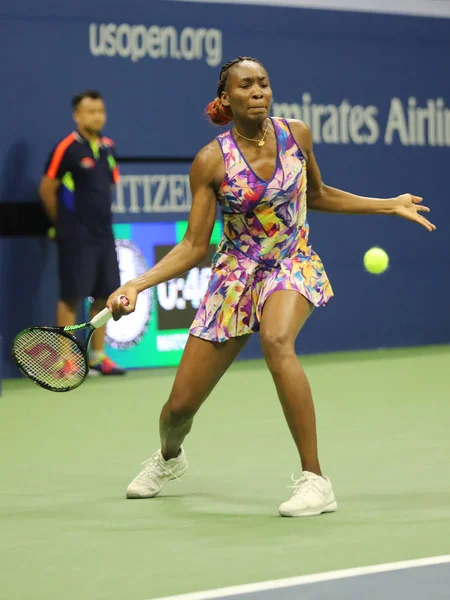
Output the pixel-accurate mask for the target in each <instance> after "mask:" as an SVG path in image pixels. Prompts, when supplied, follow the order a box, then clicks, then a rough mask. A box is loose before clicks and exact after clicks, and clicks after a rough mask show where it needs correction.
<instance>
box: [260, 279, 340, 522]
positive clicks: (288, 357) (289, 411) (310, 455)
mask: <svg viewBox="0 0 450 600" xmlns="http://www.w3.org/2000/svg"><path fill="white" fill-rule="evenodd" d="M312 308H313V307H312V305H311V303H310V302H309V301H308V300H307V299H306V298H305V297H304V296H302V295H301V294H299V293H298V292H295V291H288V290H283V291H278V292H274V293H273V294H272V295H271V296H269V298H268V299H267V301H266V303H265V305H264V310H263V315H262V319H261V331H260V335H261V345H262V348H263V352H264V356H265V359H266V362H267V365H268V367H269V369H270V372H271V374H272V378H273V381H274V383H275V387H276V389H277V392H278V397H279V399H280V402H281V406H282V408H283V412H284V415H285V417H286V421H287V423H288V426H289V429H290V431H291V434H292V437H293V438H294V442H295V445H296V446H297V450H298V452H299V455H300V460H301V463H302V470H303V475H302V477H301V478H300V479H299V480H297V481H295V483H294V486H293V487H294V495H293V496H292V498H291V500H289V501H288V502H285V503H284V504H282V505H281V506H280V514H282V515H283V516H292V517H294V516H295V517H296V516H312V515H317V514H320V513H322V512H331V511H333V510H336V501H335V498H334V493H333V489H332V487H331V483H330V482H329V480H328V479H327V478H324V477H322V470H321V467H320V463H319V457H318V451H317V431H316V416H315V410H314V404H313V400H312V395H311V388H310V385H309V382H308V379H307V377H306V375H305V372H304V370H303V368H302V366H301V364H300V362H299V360H298V357H297V356H296V353H295V345H294V344H295V338H296V337H297V334H298V332H299V331H300V329H301V328H302V327H303V325H304V324H305V322H306V320H307V319H308V317H309V315H310V314H311V312H312Z"/></svg>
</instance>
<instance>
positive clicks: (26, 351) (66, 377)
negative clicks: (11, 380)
mask: <svg viewBox="0 0 450 600" xmlns="http://www.w3.org/2000/svg"><path fill="white" fill-rule="evenodd" d="M13 352H14V354H15V357H16V360H17V362H18V365H19V367H20V368H21V370H22V371H23V372H24V373H25V374H26V375H28V376H29V377H31V378H32V379H34V380H35V381H36V382H38V383H41V384H44V385H46V386H49V387H51V388H53V389H55V390H66V389H68V388H73V387H76V386H77V385H79V384H80V383H81V382H82V381H83V379H84V378H85V377H86V361H85V357H84V354H83V350H82V349H81V348H80V346H79V345H78V344H77V342H76V341H75V340H74V339H71V338H68V337H67V336H65V335H62V334H61V333H59V332H57V331H48V330H42V329H31V330H28V331H25V332H24V333H23V334H22V335H20V336H19V337H18V338H16V340H15V341H14V346H13Z"/></svg>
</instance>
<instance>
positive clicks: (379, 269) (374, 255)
mask: <svg viewBox="0 0 450 600" xmlns="http://www.w3.org/2000/svg"><path fill="white" fill-rule="evenodd" d="M364 266H365V267H366V269H367V270H368V271H369V273H373V274H375V275H379V274H380V273H384V271H386V269H387V268H388V266H389V256H388V255H387V253H386V252H385V251H384V250H383V249H382V248H370V250H367V252H366V253H365V254H364Z"/></svg>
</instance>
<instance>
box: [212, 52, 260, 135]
mask: <svg viewBox="0 0 450 600" xmlns="http://www.w3.org/2000/svg"><path fill="white" fill-rule="evenodd" d="M244 60H249V61H251V62H255V63H258V65H261V66H263V65H262V64H261V62H260V61H259V60H258V59H256V58H252V57H251V56H238V57H237V58H235V59H233V60H230V62H227V63H225V64H224V65H223V67H222V68H221V70H220V75H219V83H218V84H217V97H216V98H215V99H214V100H213V101H212V102H210V103H209V104H208V106H207V107H206V109H205V113H206V115H207V116H208V117H209V119H210V121H211V122H212V123H214V125H226V124H227V123H230V121H232V120H233V113H232V112H231V110H230V108H229V107H228V106H224V105H223V104H222V92H223V91H224V90H225V88H226V87H227V82H228V76H229V74H230V69H231V67H234V65H237V64H239V63H241V62H243V61H244Z"/></svg>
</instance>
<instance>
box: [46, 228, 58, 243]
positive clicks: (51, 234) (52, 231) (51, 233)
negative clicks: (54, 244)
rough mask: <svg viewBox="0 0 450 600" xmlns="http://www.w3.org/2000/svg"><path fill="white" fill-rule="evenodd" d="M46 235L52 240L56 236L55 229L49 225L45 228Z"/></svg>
mask: <svg viewBox="0 0 450 600" xmlns="http://www.w3.org/2000/svg"><path fill="white" fill-rule="evenodd" d="M47 237H48V239H49V240H54V239H55V237H56V229H55V228H54V227H50V228H49V229H48V230H47Z"/></svg>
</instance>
